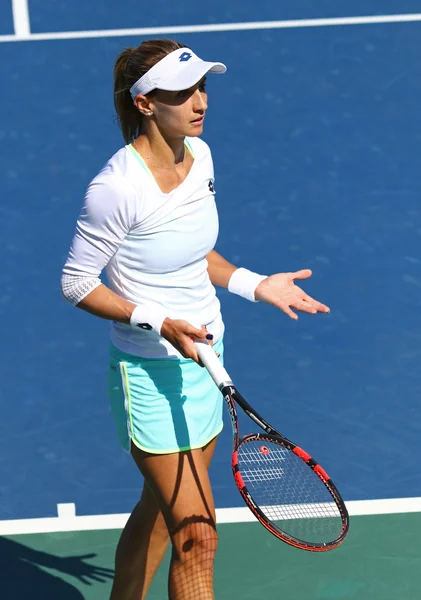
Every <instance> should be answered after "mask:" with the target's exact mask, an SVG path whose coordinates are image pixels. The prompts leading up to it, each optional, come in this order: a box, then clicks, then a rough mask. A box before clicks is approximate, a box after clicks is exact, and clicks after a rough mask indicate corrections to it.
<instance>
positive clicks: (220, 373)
mask: <svg viewBox="0 0 421 600" xmlns="http://www.w3.org/2000/svg"><path fill="white" fill-rule="evenodd" d="M194 345H195V346H196V350H197V354H198V355H199V358H200V360H201V361H202V363H203V364H204V366H205V367H206V369H207V370H208V372H209V375H210V376H211V377H212V379H213V380H214V382H215V383H216V385H217V386H218V388H219V389H220V390H221V391H222V389H223V388H224V387H225V386H226V385H232V381H231V377H230V376H229V375H228V373H227V372H226V370H225V368H224V367H223V366H222V364H221V361H220V360H219V358H218V357H217V356H216V354H215V350H214V349H213V348H212V346H210V345H209V344H208V342H205V341H204V340H196V341H195V342H194Z"/></svg>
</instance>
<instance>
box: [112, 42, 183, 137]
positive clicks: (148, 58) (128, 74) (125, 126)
mask: <svg viewBox="0 0 421 600" xmlns="http://www.w3.org/2000/svg"><path fill="white" fill-rule="evenodd" d="M185 47H186V46H185V45H184V44H180V43H179V42H176V41H174V40H147V41H146V42H142V43H141V44H140V46H138V47H137V48H126V50H123V52H122V53H121V54H120V56H119V57H118V58H117V60H116V62H115V65H114V106H115V109H116V112H117V121H118V124H119V126H120V129H121V131H122V133H123V137H124V139H125V141H126V144H130V142H132V141H133V140H134V139H135V138H136V137H137V136H138V135H139V134H140V133H141V131H142V120H143V116H142V114H141V113H140V112H139V111H138V110H137V108H136V106H135V105H134V103H133V99H132V97H131V94H130V88H131V87H132V85H133V84H135V83H136V81H137V80H138V79H140V78H141V77H142V76H143V75H145V73H146V72H147V71H149V69H151V68H152V67H153V66H154V65H156V63H157V62H159V61H160V60H161V59H163V58H164V57H165V56H166V55H167V54H170V53H171V52H174V50H178V49H179V48H185ZM153 93H154V92H153V91H152V92H150V94H148V96H149V95H151V94H153Z"/></svg>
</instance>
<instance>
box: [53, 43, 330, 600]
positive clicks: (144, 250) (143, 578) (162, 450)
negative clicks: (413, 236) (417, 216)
mask: <svg viewBox="0 0 421 600" xmlns="http://www.w3.org/2000/svg"><path fill="white" fill-rule="evenodd" d="M225 71H226V67H225V65H223V64H222V63H219V62H205V61H203V60H201V59H200V58H199V57H198V56H197V55H196V54H195V53H194V52H193V51H192V50H191V49H190V48H187V47H185V46H183V45H182V44H180V43H178V42H174V41H170V40H149V41H146V42H143V43H142V44H141V45H140V46H139V47H138V48H130V49H127V50H125V51H124V52H123V53H122V54H121V55H120V56H119V57H118V58H117V61H116V64H115V69H114V101H115V107H116V111H117V115H118V120H119V123H120V126H121V130H122V133H123V136H124V139H125V142H126V145H125V146H124V147H123V148H121V149H120V150H119V151H118V152H117V153H116V154H114V156H113V157H112V158H111V159H110V160H109V161H108V162H107V164H106V165H105V166H104V168H103V169H102V170H101V172H100V173H99V174H98V175H97V176H96V177H95V178H94V179H93V181H92V182H91V184H90V185H89V187H88V190H87V192H86V196H85V202H84V206H83V209H82V212H81V214H80V217H79V219H78V222H77V227H76V232H75V234H74V238H73V242H72V245H71V249H70V252H69V255H68V258H67V261H66V264H65V267H64V269H63V276H62V289H63V294H64V296H65V298H66V299H67V300H69V301H70V302H71V303H72V304H74V305H75V306H78V307H79V308H82V309H83V310H85V311H88V312H90V313H92V314H94V315H96V316H97V317H101V318H103V319H109V320H110V321H112V325H111V351H110V365H109V386H110V387H109V389H110V396H111V406H112V412H113V416H114V418H115V421H116V426H117V431H118V436H119V438H120V441H121V444H122V446H123V447H124V448H125V449H126V450H127V451H128V452H130V453H131V455H132V457H133V459H134V461H135V463H136V465H137V467H138V468H139V470H140V472H141V473H142V475H143V477H144V480H145V484H144V488H143V492H142V496H141V498H140V501H139V503H138V504H137V506H136V507H135V508H134V510H133V513H132V514H131V516H130V518H129V520H128V523H127V525H126V527H125V529H124V531H123V533H122V536H121V539H120V542H119V544H118V547H117V552H116V565H115V578H114V584H113V588H112V592H111V600H140V599H143V598H145V597H146V594H147V591H148V589H149V586H150V584H151V582H152V579H153V577H154V575H155V573H156V570H157V568H158V566H159V564H160V562H161V560H162V558H163V556H164V554H165V551H166V549H167V547H168V544H169V543H171V545H172V554H171V565H170V572H169V588H168V589H169V598H171V600H190V599H191V600H211V599H213V598H214V592H213V563H214V556H215V551H216V547H217V532H216V524H215V507H214V501H213V497H212V490H211V486H210V482H209V477H208V467H209V464H210V462H211V459H212V455H213V452H214V449H215V444H216V439H217V436H218V434H219V433H220V431H221V429H222V403H223V399H222V396H221V394H220V393H219V391H218V389H217V388H216V386H215V385H214V384H213V382H212V380H211V378H210V376H209V374H208V372H207V371H206V369H203V368H201V365H200V360H199V358H198V356H197V353H196V350H195V346H194V343H193V340H194V339H195V338H199V339H208V340H209V341H213V347H214V350H215V352H216V353H217V354H218V355H219V357H220V360H221V361H222V360H223V331H224V325H223V321H222V318H221V312H220V303H219V301H218V298H217V296H216V293H215V287H214V286H221V287H225V288H228V290H229V291H230V292H233V293H234V294H238V295H240V296H243V297H244V298H247V299H248V300H250V301H252V302H254V301H258V300H261V301H264V302H267V303H269V304H272V305H274V306H276V307H278V308H280V309H281V310H282V311H283V312H284V313H286V314H287V315H289V316H290V317H291V318H293V319H296V318H298V317H297V314H296V312H295V311H294V309H295V310H297V311H303V312H306V313H311V314H315V313H317V312H328V311H329V308H328V307H327V306H325V305H323V304H321V303H320V302H317V301H316V300H314V299H313V298H311V297H310V296H308V295H307V294H305V293H304V292H303V290H301V289H300V288H299V287H298V286H296V285H295V283H294V280H296V279H306V278H307V277H310V275H311V271H310V270H308V269H305V270H302V271H298V272H296V273H278V274H275V275H271V276H269V277H266V276H264V275H259V274H257V273H253V272H251V271H249V270H247V269H245V268H237V267H236V266H234V265H232V264H230V263H229V262H228V261H226V260H225V259H224V258H223V257H222V256H220V255H219V254H218V253H217V252H215V250H213V248H214V245H215V242H216V239H217V235H218V216H217V210H216V206H215V198H214V196H215V192H214V172H213V164H212V157H211V153H210V150H209V147H208V146H207V144H206V143H205V142H204V141H202V140H201V139H200V135H201V134H202V132H203V125H204V120H205V115H206V111H207V108H208V101H207V94H206V91H205V86H206V75H207V74H208V73H224V72H225ZM103 269H106V274H107V279H108V286H106V285H104V284H102V283H101V281H100V279H99V276H100V274H101V272H102V270H103Z"/></svg>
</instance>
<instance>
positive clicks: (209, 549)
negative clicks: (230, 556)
mask: <svg viewBox="0 0 421 600" xmlns="http://www.w3.org/2000/svg"><path fill="white" fill-rule="evenodd" d="M171 541H172V545H173V557H174V558H176V559H177V560H179V561H182V562H188V561H191V560H200V561H201V562H202V561H210V562H213V559H214V556H215V553H216V550H217V547H218V533H217V531H216V526H215V522H214V521H213V519H209V518H206V517H197V516H192V517H187V518H186V519H184V521H183V522H181V523H180V524H179V525H178V526H177V527H176V528H175V529H174V530H173V531H172V532H171Z"/></svg>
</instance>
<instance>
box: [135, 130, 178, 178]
mask: <svg viewBox="0 0 421 600" xmlns="http://www.w3.org/2000/svg"><path fill="white" fill-rule="evenodd" d="M132 145H133V147H134V148H135V149H136V150H137V151H138V152H139V154H140V155H141V156H142V158H143V160H144V161H145V162H146V164H151V165H154V166H155V167H162V168H166V169H171V168H176V167H177V166H178V165H180V164H181V163H183V161H184V158H185V155H186V150H185V145H184V138H177V139H169V138H164V137H163V136H162V135H161V133H159V132H157V133H154V132H148V133H147V134H142V135H140V136H139V137H138V138H136V139H135V141H134V142H133V144H132Z"/></svg>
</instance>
